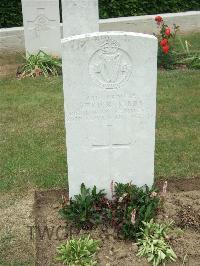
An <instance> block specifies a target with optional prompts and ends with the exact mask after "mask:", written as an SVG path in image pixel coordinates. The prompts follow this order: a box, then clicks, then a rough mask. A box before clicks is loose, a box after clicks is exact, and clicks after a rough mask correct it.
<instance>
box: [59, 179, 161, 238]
mask: <svg viewBox="0 0 200 266" xmlns="http://www.w3.org/2000/svg"><path fill="white" fill-rule="evenodd" d="M110 189H111V193H112V199H107V198H106V197H105V193H104V191H102V190H101V191H99V192H97V189H96V187H94V188H93V189H92V190H91V189H89V188H86V187H85V185H84V184H82V185H81V192H80V194H79V195H76V196H75V197H74V199H71V200H70V202H69V203H68V202H66V201H64V202H63V203H64V204H63V208H62V210H61V211H60V213H61V215H62V216H63V217H64V218H65V219H67V220H68V222H69V223H71V224H73V225H74V226H76V227H77V228H79V229H81V228H82V229H90V228H92V227H94V226H96V225H97V224H106V225H109V226H111V227H113V228H114V229H115V231H116V233H117V234H118V236H120V237H121V238H125V239H136V238H137V237H138V235H139V234H140V231H141V230H140V228H142V227H143V221H145V222H149V221H150V220H151V219H152V218H154V216H155V215H156V211H157V209H158V206H159V203H160V198H159V196H158V193H157V191H155V189H154V188H152V189H149V188H148V186H143V187H137V186H135V185H133V184H131V183H128V184H122V183H114V182H111V188H110Z"/></svg>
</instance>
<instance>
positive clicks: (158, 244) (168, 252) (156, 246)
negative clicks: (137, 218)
mask: <svg viewBox="0 0 200 266" xmlns="http://www.w3.org/2000/svg"><path fill="white" fill-rule="evenodd" d="M143 224H144V227H143V228H141V239H139V240H138V245H139V250H138V254H137V255H138V256H140V257H146V258H147V260H148V262H149V263H151V264H152V265H153V266H157V265H160V264H163V265H165V262H167V261H175V260H176V258H177V256H176V254H175V253H174V251H173V249H172V248H171V246H170V245H169V244H168V243H167V239H168V233H169V232H170V230H172V224H173V223H172V222H170V223H168V224H158V223H154V221H153V219H151V221H150V222H143Z"/></svg>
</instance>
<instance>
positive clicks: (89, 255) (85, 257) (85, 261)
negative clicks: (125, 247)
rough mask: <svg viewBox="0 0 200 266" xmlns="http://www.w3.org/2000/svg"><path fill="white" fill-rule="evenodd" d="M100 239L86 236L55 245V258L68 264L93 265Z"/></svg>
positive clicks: (95, 263) (70, 265)
mask: <svg viewBox="0 0 200 266" xmlns="http://www.w3.org/2000/svg"><path fill="white" fill-rule="evenodd" d="M99 246H100V241H98V240H93V239H92V238H90V235H88V236H82V237H81V238H78V239H71V240H68V241H67V243H66V244H62V245H60V246H59V247H57V253H58V256H57V258H56V259H57V260H58V261H61V262H63V264H65V265H68V266H74V265H79V266H93V265H97V261H95V259H94V257H95V254H96V252H97V250H98V249H99Z"/></svg>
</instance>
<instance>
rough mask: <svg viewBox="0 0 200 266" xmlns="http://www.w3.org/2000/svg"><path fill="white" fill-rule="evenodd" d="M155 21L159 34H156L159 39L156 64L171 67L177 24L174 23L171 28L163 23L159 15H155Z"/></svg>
mask: <svg viewBox="0 0 200 266" xmlns="http://www.w3.org/2000/svg"><path fill="white" fill-rule="evenodd" d="M155 22H156V23H157V26H158V28H159V34H157V36H156V37H157V38H158V41H159V46H158V66H159V67H164V68H173V65H174V59H173V48H174V39H175V37H176V33H177V31H178V29H179V26H176V25H175V24H174V25H173V29H171V28H170V27H169V26H168V25H167V24H165V23H164V21H163V18H162V17H161V16H156V17H155Z"/></svg>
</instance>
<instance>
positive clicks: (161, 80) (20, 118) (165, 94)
mask: <svg viewBox="0 0 200 266" xmlns="http://www.w3.org/2000/svg"><path fill="white" fill-rule="evenodd" d="M199 97H200V72H199V71H191V70H190V71H189V70H187V71H186V70H185V71H182V70H177V71H162V72H159V75H158V89H157V129H156V156H155V159H156V160H155V176H156V177H157V178H160V177H164V178H177V177H193V176H200V169H199V164H200V161H199V155H200V154H199V149H198V145H199V141H200V139H199V138H200V137H199V132H200V121H199V117H200V108H199ZM0 114H1V117H0V150H1V153H0V168H1V171H0V191H2V192H3V191H5V192H6V191H10V190H14V191H18V190H23V189H26V188H28V187H42V188H50V187H65V186H66V182H67V174H66V149H65V130H64V114H63V94H62V81H61V78H57V77H54V78H36V79H31V78H28V79H24V80H15V79H2V80H0Z"/></svg>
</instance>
